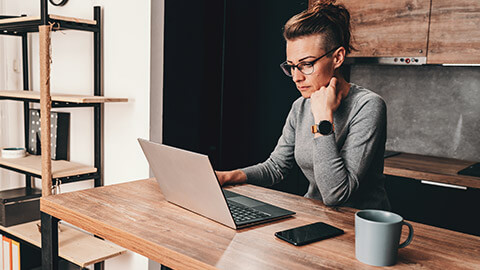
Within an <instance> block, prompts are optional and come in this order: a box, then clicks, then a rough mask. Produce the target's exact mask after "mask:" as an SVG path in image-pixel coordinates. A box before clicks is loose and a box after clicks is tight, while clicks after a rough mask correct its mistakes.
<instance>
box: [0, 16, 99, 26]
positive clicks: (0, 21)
mask: <svg viewBox="0 0 480 270" xmlns="http://www.w3.org/2000/svg"><path fill="white" fill-rule="evenodd" d="M49 17H50V19H52V20H58V21H67V22H75V23H85V24H91V25H96V24H97V22H96V21H94V20H86V19H79V18H73V17H65V16H59V15H53V14H50V15H49ZM37 20H40V16H23V17H16V18H8V19H0V25H2V24H7V23H15V22H31V21H37Z"/></svg>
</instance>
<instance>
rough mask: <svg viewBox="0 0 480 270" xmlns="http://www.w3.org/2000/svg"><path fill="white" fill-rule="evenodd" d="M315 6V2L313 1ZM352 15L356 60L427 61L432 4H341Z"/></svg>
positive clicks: (375, 0)
mask: <svg viewBox="0 0 480 270" xmlns="http://www.w3.org/2000/svg"><path fill="white" fill-rule="evenodd" d="M310 2H314V1H312V0H311V1H310ZM338 3H342V4H344V5H345V6H346V7H347V9H348V10H349V12H350V16H351V25H352V32H353V37H354V40H353V41H354V43H353V44H354V46H355V47H356V49H357V50H358V51H353V52H352V53H351V55H350V56H352V57H395V56H403V57H405V56H406V57H425V56H426V54H427V40H428V20H429V14H430V0H418V1H411V0H401V1H384V0H371V1H358V0H341V1H338Z"/></svg>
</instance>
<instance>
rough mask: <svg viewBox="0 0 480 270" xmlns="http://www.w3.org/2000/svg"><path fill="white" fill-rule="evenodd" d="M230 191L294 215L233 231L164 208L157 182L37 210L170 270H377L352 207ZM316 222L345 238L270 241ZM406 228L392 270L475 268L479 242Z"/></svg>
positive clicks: (46, 201) (67, 196)
mask: <svg viewBox="0 0 480 270" xmlns="http://www.w3.org/2000/svg"><path fill="white" fill-rule="evenodd" d="M232 190H233V191H235V192H238V193H241V194H244V195H248V196H251V197H253V198H257V199H260V200H263V201H266V202H269V203H273V204H275V205H278V206H280V207H284V208H286V209H289V210H292V211H295V212H297V214H296V215H295V216H294V217H291V218H288V219H285V220H279V221H275V222H272V223H267V224H263V225H258V226H255V227H251V228H246V229H242V230H237V231H235V230H233V229H230V228H228V227H226V226H223V225H221V224H218V223H216V222H214V221H212V220H209V219H206V218H204V217H201V216H199V215H196V214H194V213H192V212H190V211H188V210H185V209H183V208H180V207H178V206H175V205H173V204H170V203H168V202H166V201H165V200H164V197H163V196H162V193H161V191H160V188H159V186H158V184H157V183H156V182H155V180H154V179H147V180H139V181H133V182H127V183H123V184H117V185H111V186H104V187H98V188H95V189H89V190H82V191H76V192H71V193H64V194H59V195H53V196H49V197H43V198H41V206H40V208H41V211H43V212H46V213H48V214H50V215H53V216H55V217H58V218H60V219H63V220H65V221H67V222H69V223H72V224H73V225H75V226H78V227H80V228H82V229H85V230H86V231H89V232H91V233H94V234H96V235H99V236H101V237H103V238H105V239H107V240H110V241H112V242H114V243H116V244H118V245H120V246H122V247H125V248H127V249H130V250H132V251H134V252H137V253H139V254H141V255H143V256H146V257H148V258H150V259H153V260H155V261H157V262H159V263H161V264H163V265H166V266H168V267H171V268H174V269H215V268H218V269H325V268H327V269H377V267H373V266H369V265H366V264H363V263H361V262H359V261H357V260H356V259H355V234H354V213H355V212H356V210H355V209H351V208H337V209H335V208H329V207H325V206H324V205H323V204H322V203H321V202H319V201H315V200H311V199H306V198H303V197H300V196H295V195H290V194H286V193H281V192H278V191H274V190H270V189H266V188H261V187H256V186H253V185H241V186H236V187H233V188H232ZM317 221H322V222H325V223H328V224H331V225H333V226H336V227H339V228H341V229H343V230H344V231H345V234H343V235H341V236H338V237H335V238H331V239H327V240H323V241H320V242H316V243H313V244H309V245H306V246H303V247H295V246H293V245H290V244H288V243H286V242H284V241H282V240H279V239H277V238H276V237H275V236H274V233H275V232H277V231H281V230H285V229H289V228H293V227H297V226H301V225H306V224H309V223H312V222H317ZM411 223H412V225H413V227H414V229H415V236H414V238H413V242H412V243H411V244H410V245H409V246H407V247H406V248H403V249H400V250H399V256H398V263H397V264H396V265H395V266H393V267H390V268H392V269H427V268H429V269H430V268H440V269H453V268H457V269H478V266H479V265H480V257H479V254H480V237H476V236H472V235H467V234H462V233H458V232H453V231H448V230H445V229H441V228H436V227H431V226H427V225H422V224H419V223H415V222H411ZM406 234H407V231H406V230H405V231H404V233H403V235H402V240H401V241H403V239H405V238H406Z"/></svg>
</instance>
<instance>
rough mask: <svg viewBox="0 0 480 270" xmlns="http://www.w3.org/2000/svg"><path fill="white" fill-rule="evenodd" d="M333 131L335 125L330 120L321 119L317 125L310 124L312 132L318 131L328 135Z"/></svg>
mask: <svg viewBox="0 0 480 270" xmlns="http://www.w3.org/2000/svg"><path fill="white" fill-rule="evenodd" d="M334 131H335V127H334V125H333V123H332V122H330V121H328V120H322V121H320V123H318V125H313V126H312V133H313V134H315V133H320V134H322V135H323V136H326V135H330V134H332V133H333V132H334Z"/></svg>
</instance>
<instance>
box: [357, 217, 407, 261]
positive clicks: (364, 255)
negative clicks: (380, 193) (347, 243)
mask: <svg viewBox="0 0 480 270" xmlns="http://www.w3.org/2000/svg"><path fill="white" fill-rule="evenodd" d="M403 225H407V226H408V229H409V234H408V237H407V240H405V242H403V243H402V244H399V242H400V235H401V233H402V226H403ZM412 238H413V227H412V225H410V223H408V222H406V221H403V218H402V217H401V216H399V215H397V214H395V213H392V212H388V211H382V210H361V211H358V212H357V213H355V256H356V257H357V260H359V261H361V262H363V263H366V264H369V265H374V266H388V265H394V264H395V263H397V253H398V249H399V248H403V247H406V246H407V245H408V244H410V242H411V241H412Z"/></svg>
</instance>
